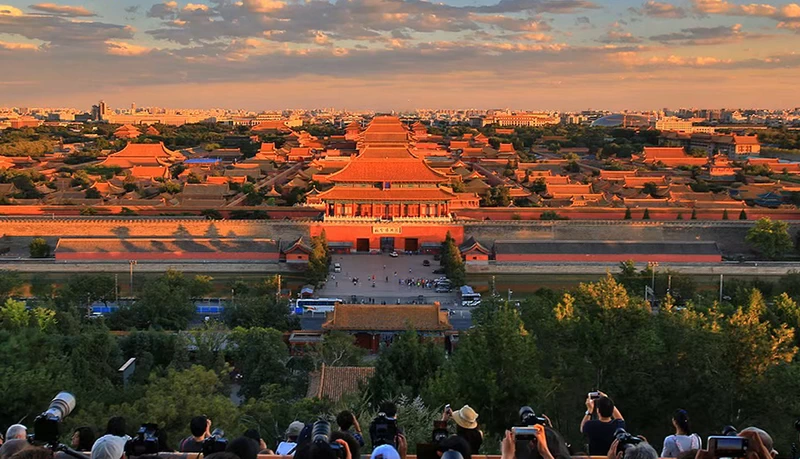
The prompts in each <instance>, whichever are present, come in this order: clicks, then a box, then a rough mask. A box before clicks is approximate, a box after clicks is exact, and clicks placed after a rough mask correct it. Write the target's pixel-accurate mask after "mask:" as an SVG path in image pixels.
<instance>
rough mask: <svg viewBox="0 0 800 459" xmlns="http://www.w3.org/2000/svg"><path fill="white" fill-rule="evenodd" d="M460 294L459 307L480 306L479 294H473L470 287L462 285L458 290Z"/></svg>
mask: <svg viewBox="0 0 800 459" xmlns="http://www.w3.org/2000/svg"><path fill="white" fill-rule="evenodd" d="M460 292H461V306H463V307H470V306H478V305H480V304H481V294H480V293H475V291H474V290H472V287H470V286H469V285H464V286H462V287H461V289H460Z"/></svg>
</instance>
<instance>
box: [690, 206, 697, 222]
mask: <svg viewBox="0 0 800 459" xmlns="http://www.w3.org/2000/svg"><path fill="white" fill-rule="evenodd" d="M689 219H690V220H697V209H692V216H691V217H690V218H689Z"/></svg>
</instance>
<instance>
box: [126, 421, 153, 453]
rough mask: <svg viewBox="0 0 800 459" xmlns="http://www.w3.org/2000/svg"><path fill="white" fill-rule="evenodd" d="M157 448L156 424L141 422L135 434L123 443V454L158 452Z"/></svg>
mask: <svg viewBox="0 0 800 459" xmlns="http://www.w3.org/2000/svg"><path fill="white" fill-rule="evenodd" d="M158 450H159V443H158V424H142V426H141V427H139V430H138V431H137V432H136V436H135V437H133V438H131V439H130V440H128V441H127V442H126V443H125V455H126V456H128V457H131V456H143V455H145V454H158Z"/></svg>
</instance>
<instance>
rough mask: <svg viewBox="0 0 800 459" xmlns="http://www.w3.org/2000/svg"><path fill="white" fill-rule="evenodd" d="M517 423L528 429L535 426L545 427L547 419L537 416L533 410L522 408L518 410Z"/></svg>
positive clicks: (527, 407)
mask: <svg viewBox="0 0 800 459" xmlns="http://www.w3.org/2000/svg"><path fill="white" fill-rule="evenodd" d="M519 421H520V424H521V425H522V426H526V427H530V426H535V425H543V426H546V425H547V424H548V422H547V418H545V417H544V416H537V415H536V412H534V411H533V408H531V407H529V406H523V407H522V408H520V409H519Z"/></svg>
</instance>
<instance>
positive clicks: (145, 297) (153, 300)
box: [111, 269, 195, 330]
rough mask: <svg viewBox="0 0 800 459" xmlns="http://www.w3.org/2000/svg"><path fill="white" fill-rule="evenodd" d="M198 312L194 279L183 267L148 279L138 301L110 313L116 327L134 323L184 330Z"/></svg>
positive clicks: (124, 326) (140, 326)
mask: <svg viewBox="0 0 800 459" xmlns="http://www.w3.org/2000/svg"><path fill="white" fill-rule="evenodd" d="M194 314H195V306H194V303H193V302H192V283H191V281H189V280H187V279H186V278H185V277H184V276H183V273H181V272H180V271H175V270H172V269H171V270H169V271H167V272H166V273H164V274H163V275H161V276H159V277H157V278H155V279H153V280H149V281H147V282H146V283H145V284H144V285H143V286H142V288H141V290H140V292H139V298H138V299H137V300H136V302H135V303H134V304H133V305H131V306H127V307H123V308H120V309H119V310H118V311H117V312H116V313H115V314H114V315H112V317H111V322H112V323H115V324H116V327H117V328H128V327H130V326H134V327H136V328H139V329H147V328H149V327H155V328H165V329H168V330H183V329H185V328H186V327H187V326H188V325H189V321H190V320H191V318H192V317H193V316H194Z"/></svg>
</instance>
